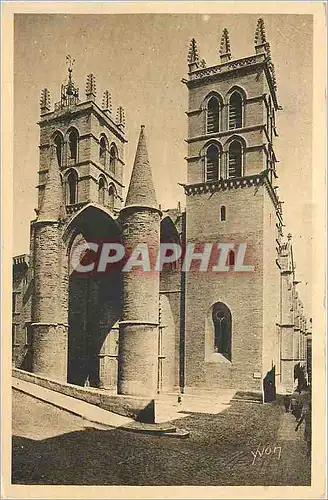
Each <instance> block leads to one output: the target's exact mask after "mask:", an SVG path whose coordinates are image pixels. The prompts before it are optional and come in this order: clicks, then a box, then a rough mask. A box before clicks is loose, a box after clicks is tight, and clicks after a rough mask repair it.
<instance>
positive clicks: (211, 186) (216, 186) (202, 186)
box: [181, 172, 265, 196]
mask: <svg viewBox="0 0 328 500" xmlns="http://www.w3.org/2000/svg"><path fill="white" fill-rule="evenodd" d="M264 178H265V174H264V173H263V172H261V173H260V174H254V175H249V176H245V177H231V178H230V179H223V180H217V181H212V182H200V183H197V184H181V186H183V188H184V191H185V194H186V195H187V196H190V195H194V194H206V193H214V192H215V191H224V190H226V189H235V188H236V187H241V188H243V187H251V186H258V185H261V184H263V182H264Z"/></svg>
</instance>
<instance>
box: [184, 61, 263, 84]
mask: <svg viewBox="0 0 328 500" xmlns="http://www.w3.org/2000/svg"><path fill="white" fill-rule="evenodd" d="M264 62H265V55H264V54H254V55H252V56H250V57H244V58H242V59H236V60H233V61H228V62H226V63H223V64H218V65H216V66H210V67H209V68H201V69H197V70H196V71H191V72H190V73H188V77H189V80H183V83H185V84H186V85H187V86H188V87H189V86H193V84H195V83H196V84H197V83H198V82H199V81H201V84H203V83H204V79H208V78H213V77H217V76H218V75H222V74H224V76H225V77H226V74H227V73H229V72H232V71H240V70H244V69H245V68H252V69H253V68H254V66H258V65H262V66H263V63H264Z"/></svg>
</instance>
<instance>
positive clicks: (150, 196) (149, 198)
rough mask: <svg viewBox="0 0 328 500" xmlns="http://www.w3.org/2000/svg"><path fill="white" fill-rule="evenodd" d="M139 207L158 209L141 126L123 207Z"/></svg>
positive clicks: (143, 131)
mask: <svg viewBox="0 0 328 500" xmlns="http://www.w3.org/2000/svg"><path fill="white" fill-rule="evenodd" d="M130 205H139V206H146V207H152V208H156V209H158V203H157V200H156V193H155V187H154V181H153V176H152V172H151V167H150V163H149V158H148V151H147V143H146V135H145V126H144V125H141V130H140V135H139V142H138V146H137V151H136V156H135V159H134V164H133V169H132V174H131V179H130V185H129V190H128V194H127V197H126V201H125V206H126V207H128V206H130Z"/></svg>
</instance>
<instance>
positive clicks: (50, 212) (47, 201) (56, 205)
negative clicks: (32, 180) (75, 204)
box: [38, 147, 65, 221]
mask: <svg viewBox="0 0 328 500" xmlns="http://www.w3.org/2000/svg"><path fill="white" fill-rule="evenodd" d="M51 153H52V154H51V159H50V163H49V169H48V175H47V179H46V184H45V187H44V193H43V196H42V198H41V203H40V209H39V213H38V221H40V220H49V219H50V220H59V219H62V218H63V216H64V215H65V214H64V207H65V204H64V194H63V187H62V182H61V177H60V173H59V166H58V162H57V159H56V154H55V149H54V147H53V148H52V151H51Z"/></svg>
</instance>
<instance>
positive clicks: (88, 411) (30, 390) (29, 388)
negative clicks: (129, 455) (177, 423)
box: [12, 378, 134, 428]
mask: <svg viewBox="0 0 328 500" xmlns="http://www.w3.org/2000/svg"><path fill="white" fill-rule="evenodd" d="M12 387H13V389H16V390H18V391H21V392H24V393H25V394H30V395H31V396H34V397H35V398H37V399H40V400H41V401H45V402H47V403H50V404H52V405H54V406H56V407H57V408H61V409H63V410H66V411H68V412H70V413H72V414H73V415H78V416H80V417H82V418H84V419H86V420H88V421H89V422H94V423H96V424H102V425H105V426H108V427H113V428H117V427H122V426H125V425H127V424H131V423H132V422H134V420H132V419H131V418H127V417H123V416H121V415H117V414H116V413H112V412H110V411H106V410H103V409H102V408H98V407H97V406H94V405H91V404H89V403H85V402H84V401H81V400H79V399H76V398H71V397H70V396H66V395H65V394H60V393H59V392H55V391H51V390H49V389H46V388H44V387H40V386H39V385H36V384H31V383H29V382H26V381H24V380H18V379H16V378H13V379H12Z"/></svg>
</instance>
